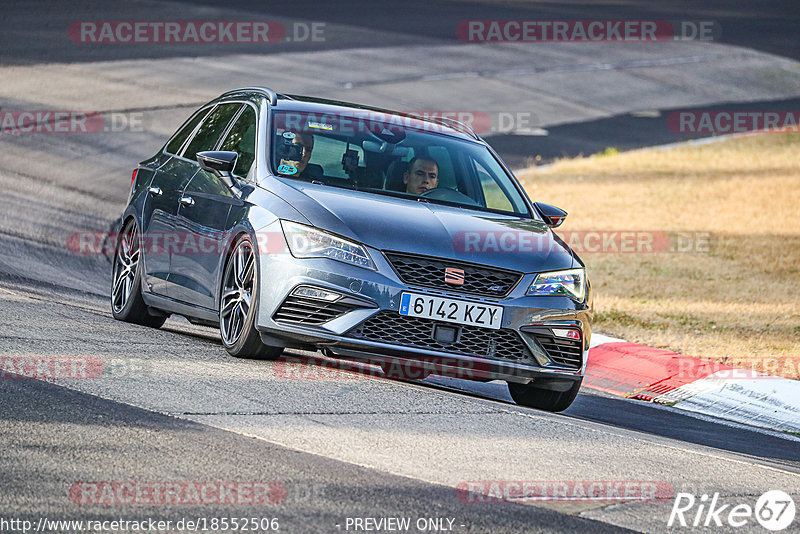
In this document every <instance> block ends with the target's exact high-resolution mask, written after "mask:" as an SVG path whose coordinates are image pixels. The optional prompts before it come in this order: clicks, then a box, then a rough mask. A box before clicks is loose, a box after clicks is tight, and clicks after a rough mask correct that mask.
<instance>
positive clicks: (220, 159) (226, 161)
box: [197, 150, 239, 188]
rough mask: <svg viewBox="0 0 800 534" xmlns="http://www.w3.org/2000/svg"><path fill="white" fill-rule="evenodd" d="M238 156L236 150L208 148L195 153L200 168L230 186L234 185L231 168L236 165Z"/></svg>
mask: <svg viewBox="0 0 800 534" xmlns="http://www.w3.org/2000/svg"><path fill="white" fill-rule="evenodd" d="M238 157H239V154H237V153H236V152H226V151H212V150H208V151H205V152H198V153H197V163H199V164H200V168H201V169H203V170H204V171H208V172H210V173H213V174H214V175H215V176H216V177H217V178H219V179H220V180H222V182H223V183H224V184H225V185H227V186H228V187H229V188H230V187H233V186H235V185H236V180H235V179H234V178H233V168H234V167H235V166H236V159H237V158H238Z"/></svg>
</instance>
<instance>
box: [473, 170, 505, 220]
mask: <svg viewBox="0 0 800 534" xmlns="http://www.w3.org/2000/svg"><path fill="white" fill-rule="evenodd" d="M475 170H476V171H477V173H478V180H480V184H481V189H483V198H484V199H486V207H487V208H490V209H493V210H502V211H514V206H512V205H511V201H510V200H509V199H508V197H507V196H506V194H505V193H504V192H503V190H502V189H501V188H500V186H499V185H498V184H497V182H496V181H495V179H494V178H493V177H492V175H491V174H490V173H489V171H487V170H486V169H485V168H484V166H483V165H481V164H480V163H478V162H477V161H476V162H475Z"/></svg>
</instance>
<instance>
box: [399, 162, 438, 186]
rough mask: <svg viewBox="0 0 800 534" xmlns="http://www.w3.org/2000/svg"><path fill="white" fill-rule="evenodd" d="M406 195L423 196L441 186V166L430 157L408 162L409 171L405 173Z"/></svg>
mask: <svg viewBox="0 0 800 534" xmlns="http://www.w3.org/2000/svg"><path fill="white" fill-rule="evenodd" d="M403 183H404V184H406V193H411V194H412V195H421V194H422V193H424V192H425V191H428V190H429V189H435V188H436V187H437V186H438V185H439V164H438V163H436V160H435V159H432V158H429V157H423V156H420V157H417V158H414V159H412V160H411V161H409V162H408V170H407V171H406V172H404V173H403Z"/></svg>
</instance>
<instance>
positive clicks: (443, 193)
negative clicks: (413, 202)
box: [420, 187, 480, 206]
mask: <svg viewBox="0 0 800 534" xmlns="http://www.w3.org/2000/svg"><path fill="white" fill-rule="evenodd" d="M420 196H421V197H425V198H432V199H434V200H444V201H445V202H460V203H462V204H469V205H470V206H479V205H480V204H478V203H477V202H475V200H474V199H472V198H470V197H468V196H467V195H465V194H464V193H462V192H460V191H456V190H455V189H450V188H449V187H434V188H433V189H428V190H427V191H425V192H424V193H422V194H421V195H420Z"/></svg>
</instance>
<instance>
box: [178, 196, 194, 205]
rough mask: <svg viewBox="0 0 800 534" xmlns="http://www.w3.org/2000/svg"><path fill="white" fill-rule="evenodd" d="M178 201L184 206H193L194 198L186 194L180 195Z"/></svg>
mask: <svg viewBox="0 0 800 534" xmlns="http://www.w3.org/2000/svg"><path fill="white" fill-rule="evenodd" d="M180 202H181V204H183V205H184V206H194V199H193V198H192V197H187V196H186V195H184V196H182V197H181V201H180Z"/></svg>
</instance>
